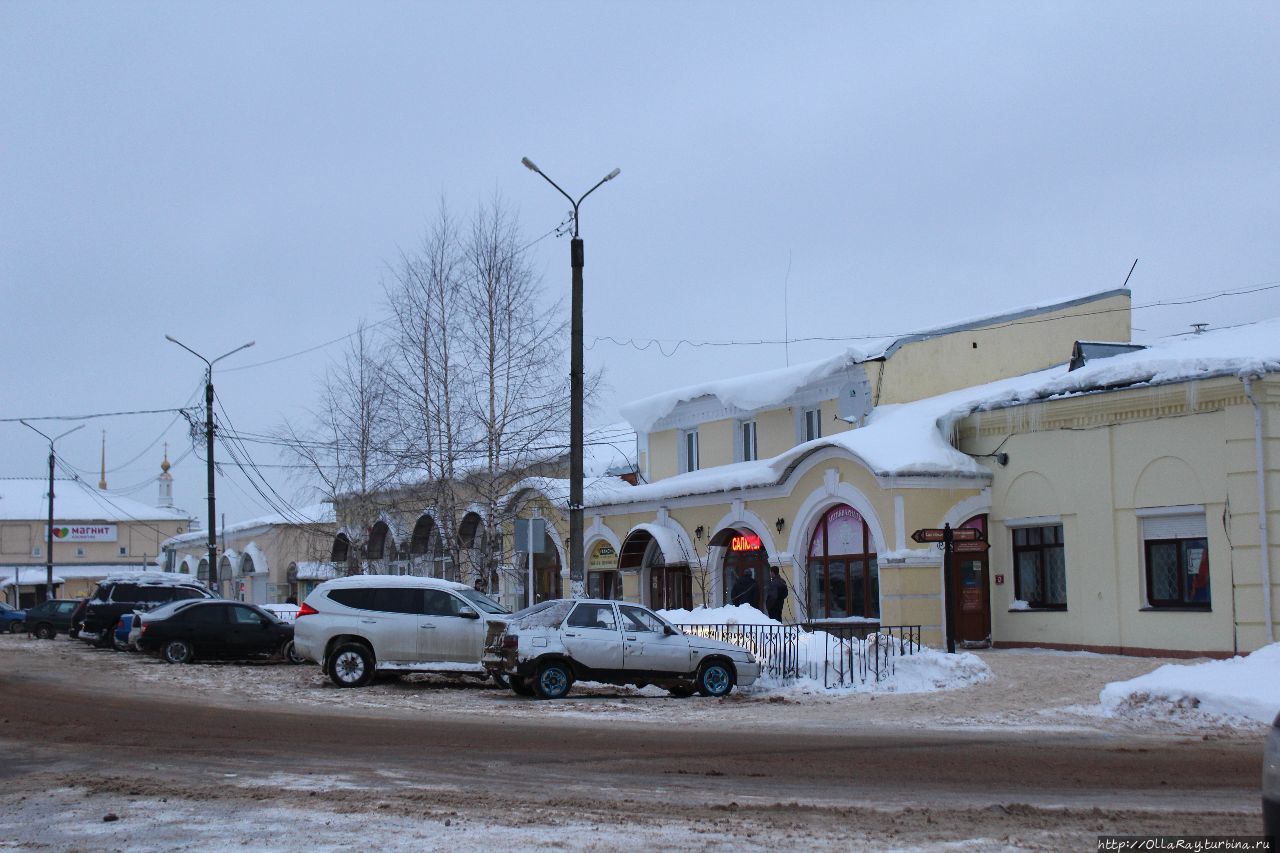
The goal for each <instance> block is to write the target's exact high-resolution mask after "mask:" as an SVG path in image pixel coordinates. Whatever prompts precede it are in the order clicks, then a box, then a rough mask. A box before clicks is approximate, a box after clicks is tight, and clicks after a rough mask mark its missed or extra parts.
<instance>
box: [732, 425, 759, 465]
mask: <svg viewBox="0 0 1280 853" xmlns="http://www.w3.org/2000/svg"><path fill="white" fill-rule="evenodd" d="M736 450H737V453H735V454H734V456H735V458H734V461H735V462H754V461H755V460H757V459H759V458H760V445H759V433H758V432H757V426H756V422H755V421H754V420H748V421H738V435H737V447H736Z"/></svg>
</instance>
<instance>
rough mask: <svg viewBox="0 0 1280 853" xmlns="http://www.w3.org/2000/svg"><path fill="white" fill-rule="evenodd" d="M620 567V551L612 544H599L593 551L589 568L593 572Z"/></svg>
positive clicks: (589, 560) (588, 561)
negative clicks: (614, 548)
mask: <svg viewBox="0 0 1280 853" xmlns="http://www.w3.org/2000/svg"><path fill="white" fill-rule="evenodd" d="M617 567H618V552H617V551H614V550H613V546H612V545H607V544H606V545H599V546H597V547H596V549H595V550H594V551H592V552H591V557H590V558H589V559H588V560H587V568H589V569H591V571H593V572H609V571H613V570H614V569H616V568H617Z"/></svg>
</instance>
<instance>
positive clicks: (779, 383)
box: [620, 289, 1128, 432]
mask: <svg viewBox="0 0 1280 853" xmlns="http://www.w3.org/2000/svg"><path fill="white" fill-rule="evenodd" d="M1127 293H1128V291H1127V290H1123V289H1120V290H1107V291H1102V292H1100V293H1092V294H1088V295H1085V296H1076V297H1069V298H1064V299H1058V300H1054V301H1051V302H1046V303H1042V304H1039V305H1028V306H1024V307H1021V308H1014V309H1012V310H1010V311H1003V312H1001V313H1000V314H995V315H987V316H983V317H974V318H971V319H968V320H959V321H953V322H950V323H948V324H947V325H945V326H937V327H934V328H931V329H925V330H923V331H919V332H913V333H911V334H907V335H893V336H888V337H881V338H870V337H869V338H867V339H865V340H864V341H862V342H861V343H859V344H857V345H854V346H850V347H848V348H846V349H845V350H844V351H843V352H840V353H838V354H836V355H834V356H831V357H828V358H824V359H819V360H817V361H810V362H805V363H803V364H796V365H792V366H790V367H782V368H777V369H775V370H766V371H763V372H760V373H752V374H748V375H745V376H735V377H731V378H729V379H717V380H712V381H710V382H702V383H699V384H696V385H687V386H685V387H683V388H676V389H673V390H670V391H663V392H661V393H659V394H655V395H653V396H651V397H645V398H643V399H640V400H635V401H633V402H631V403H627V404H626V405H624V406H622V407H621V409H620V411H621V413H622V416H623V417H624V418H626V419H627V421H628V422H630V423H631V424H632V426H634V427H635V428H636V429H637V430H639V431H641V432H648V431H649V430H651V429H652V428H653V425H654V424H655V423H657V422H658V421H659V420H661V419H662V418H664V417H666V416H667V415H669V414H671V412H672V411H674V410H675V408H676V406H678V405H679V404H681V403H684V402H688V401H690V400H696V399H698V398H699V397H715V398H716V399H717V400H719V401H720V403H721V404H723V405H725V406H730V407H733V408H737V409H742V410H743V411H755V410H758V409H763V408H768V407H773V406H780V405H782V402H783V401H784V400H786V399H787V398H788V397H790V396H791V395H792V394H794V393H795V392H796V391H798V390H800V389H801V388H803V387H804V386H806V385H808V384H809V383H811V382H817V381H819V380H821V379H824V378H826V377H828V376H831V375H832V374H834V373H837V372H839V371H841V370H844V369H846V368H848V367H850V366H851V365H854V364H858V363H860V362H864V361H872V360H875V359H878V358H885V357H888V356H890V355H893V353H894V352H896V351H897V350H898V349H899V348H900V347H902V346H904V345H906V344H909V343H913V342H915V341H922V340H926V339H928V338H933V337H938V336H940V335H947V334H951V333H954V332H959V331H964V330H967V329H975V328H982V327H985V326H991V325H994V324H997V323H1008V322H1011V321H1013V320H1016V319H1020V318H1023V317H1029V316H1033V315H1035V314H1043V313H1047V312H1050V311H1061V310H1062V309H1064V308H1070V307H1073V306H1076V305H1082V304H1085V303H1088V302H1094V301H1097V300H1101V299H1109V298H1111V297H1114V296H1119V295H1121V294H1127Z"/></svg>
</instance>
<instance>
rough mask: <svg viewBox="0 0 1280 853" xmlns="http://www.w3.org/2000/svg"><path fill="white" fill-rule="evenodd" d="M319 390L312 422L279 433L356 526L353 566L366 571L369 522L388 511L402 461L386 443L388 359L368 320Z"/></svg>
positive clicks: (390, 427) (389, 438) (391, 439)
mask: <svg viewBox="0 0 1280 853" xmlns="http://www.w3.org/2000/svg"><path fill="white" fill-rule="evenodd" d="M319 396H320V405H319V408H318V409H317V410H315V411H313V412H311V423H310V424H308V425H307V426H305V427H299V426H297V425H295V424H292V423H288V422H286V424H285V425H284V427H283V428H282V429H281V430H280V436H281V438H282V439H283V441H284V443H285V452H286V454H287V455H288V456H290V457H292V458H293V459H294V460H295V461H296V462H297V463H298V464H299V466H300V468H301V470H302V471H303V472H305V475H306V476H307V477H308V479H309V480H310V482H311V484H312V487H313V488H314V489H315V490H316V491H317V492H318V493H319V495H320V497H321V498H322V499H324V500H327V501H332V502H334V505H335V508H338V509H340V517H342V518H343V519H345V520H346V521H347V525H348V529H350V530H352V531H353V533H354V535H353V536H352V537H351V538H350V550H349V554H348V560H347V565H346V567H345V568H346V570H347V571H351V572H363V571H365V570H366V569H367V566H366V565H365V563H364V560H363V557H364V551H365V546H366V544H367V537H368V532H369V529H370V528H371V527H372V526H373V523H374V521H376V520H377V518H378V515H379V513H380V512H381V510H382V501H383V499H382V497H381V496H382V494H383V493H384V492H385V490H386V489H387V488H388V487H390V486H391V485H393V484H394V482H395V475H396V466H395V464H394V460H393V459H392V458H391V457H390V456H389V455H388V453H387V449H388V448H389V447H391V446H394V445H395V444H396V443H397V442H396V439H395V434H394V419H393V417H392V414H393V412H392V408H391V407H392V402H393V400H392V396H391V389H390V387H389V385H388V384H387V367H386V362H385V358H384V357H383V353H382V351H381V348H380V347H379V345H378V343H377V341H376V339H375V336H374V335H373V333H372V332H371V330H370V329H369V327H368V326H367V325H366V324H364V323H363V322H361V323H360V324H359V325H358V326H357V327H356V331H355V334H353V335H352V336H351V338H350V339H349V341H348V344H347V349H346V351H345V352H344V353H343V356H342V360H341V361H340V362H338V363H336V364H334V365H331V366H330V368H329V369H328V371H327V372H326V374H325V376H324V378H323V379H322V380H321V383H320V388H319ZM329 545H330V546H332V542H330V543H329ZM326 558H327V555H326Z"/></svg>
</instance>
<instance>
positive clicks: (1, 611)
mask: <svg viewBox="0 0 1280 853" xmlns="http://www.w3.org/2000/svg"><path fill="white" fill-rule="evenodd" d="M26 621H27V611H25V610H19V609H18V608H16V607H10V606H9V605H7V604H4V603H0V631H8V632H9V633H10V634H16V633H18V632H19V631H21V630H22V626H23V625H24V624H26Z"/></svg>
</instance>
